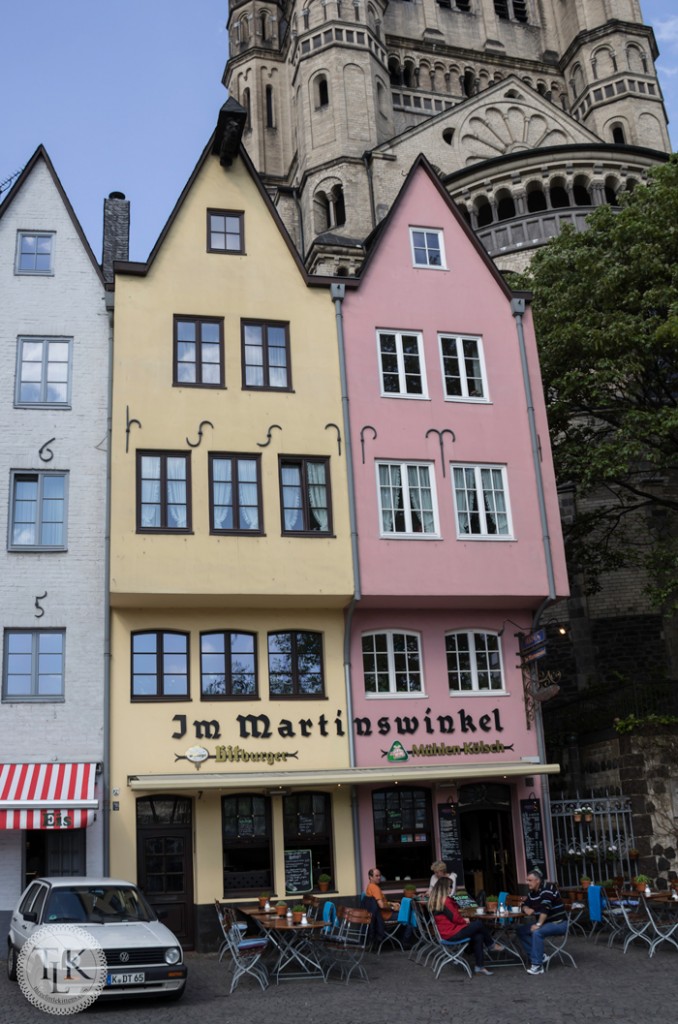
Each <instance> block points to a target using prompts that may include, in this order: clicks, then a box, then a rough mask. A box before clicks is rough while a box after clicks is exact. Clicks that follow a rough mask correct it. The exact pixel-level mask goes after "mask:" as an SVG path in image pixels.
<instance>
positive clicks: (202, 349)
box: [174, 314, 224, 388]
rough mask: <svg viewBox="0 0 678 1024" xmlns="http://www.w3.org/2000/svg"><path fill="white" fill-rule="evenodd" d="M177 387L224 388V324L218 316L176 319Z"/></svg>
mask: <svg viewBox="0 0 678 1024" xmlns="http://www.w3.org/2000/svg"><path fill="white" fill-rule="evenodd" d="M174 384H175V386H179V387H200V388H222V387H223V386H224V321H223V317H216V316H182V315H179V314H175V316H174Z"/></svg>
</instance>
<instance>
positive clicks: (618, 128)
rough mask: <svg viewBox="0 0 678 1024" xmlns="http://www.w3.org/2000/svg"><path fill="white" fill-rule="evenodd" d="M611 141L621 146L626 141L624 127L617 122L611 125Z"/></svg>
mask: <svg viewBox="0 0 678 1024" xmlns="http://www.w3.org/2000/svg"><path fill="white" fill-rule="evenodd" d="M612 141H613V142H614V144H615V146H623V145H624V144H625V143H626V136H625V135H624V127H623V125H621V124H620V123H619V122H617V123H616V124H613V125H612Z"/></svg>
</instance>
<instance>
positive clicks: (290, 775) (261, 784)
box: [127, 761, 560, 791]
mask: <svg viewBox="0 0 678 1024" xmlns="http://www.w3.org/2000/svg"><path fill="white" fill-rule="evenodd" d="M559 771H560V765H558V764H534V763H533V762H530V761H509V762H506V763H502V762H498V761H494V762H491V763H490V762H483V763H481V764H475V765H470V764H469V765H449V764H446V765H440V766H437V765H431V766H428V767H425V768H423V767H422V768H405V767H403V766H401V765H393V764H389V765H383V766H381V765H380V766H379V767H377V768H330V769H327V770H324V771H323V770H319V769H315V770H307V771H294V772H280V771H273V772H262V771H259V772H202V771H199V770H197V769H196V770H195V771H194V772H192V773H190V774H187V773H177V774H174V775H153V774H150V775H147V774H144V775H128V776H127V785H128V786H129V787H130V789H135V790H166V791H168V790H176V791H182V790H189V789H190V790H199V789H203V790H204V789H224V790H226V789H228V790H231V789H249V790H252V789H267V790H270V789H272V790H275V789H308V788H309V786H318V787H321V788H322V787H323V786H340V785H341V786H359V785H360V784H361V783H376V782H391V783H398V784H400V785H411V784H415V785H416V784H417V783H419V782H450V783H451V782H460V781H462V780H468V779H490V778H492V779H497V780H501V779H507V778H516V777H517V776H521V775H522V776H529V775H555V774H557V773H558V772H559Z"/></svg>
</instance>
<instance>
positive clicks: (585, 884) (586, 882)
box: [579, 875, 591, 889]
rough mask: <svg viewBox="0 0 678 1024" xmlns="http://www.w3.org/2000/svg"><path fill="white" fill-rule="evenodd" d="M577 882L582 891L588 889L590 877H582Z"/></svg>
mask: <svg viewBox="0 0 678 1024" xmlns="http://www.w3.org/2000/svg"><path fill="white" fill-rule="evenodd" d="M579 881H580V882H581V886H582V889H588V887H589V886H590V884H591V877H590V875H582V876H581V878H580V879H579Z"/></svg>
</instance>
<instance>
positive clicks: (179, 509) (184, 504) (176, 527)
mask: <svg viewBox="0 0 678 1024" xmlns="http://www.w3.org/2000/svg"><path fill="white" fill-rule="evenodd" d="M158 530H166V531H168V532H182V533H190V531H191V456H190V453H188V452H159V451H138V452H137V533H145V532H146V531H151V532H156V531H158Z"/></svg>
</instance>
